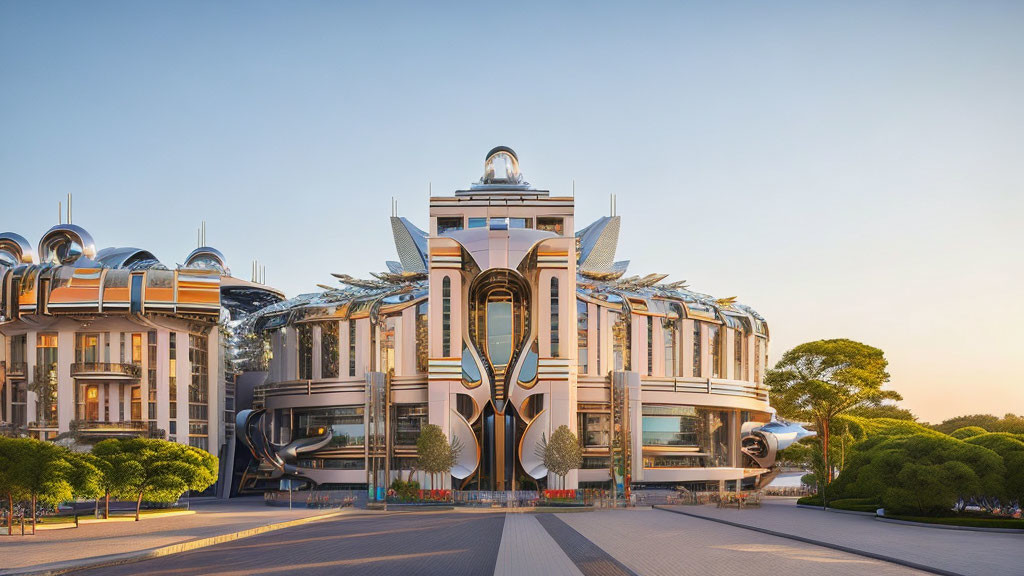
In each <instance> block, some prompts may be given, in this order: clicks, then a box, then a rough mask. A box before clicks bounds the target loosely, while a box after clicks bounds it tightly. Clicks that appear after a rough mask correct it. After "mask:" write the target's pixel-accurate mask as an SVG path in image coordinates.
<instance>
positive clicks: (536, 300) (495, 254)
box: [427, 146, 577, 490]
mask: <svg viewBox="0 0 1024 576" xmlns="http://www.w3.org/2000/svg"><path fill="white" fill-rule="evenodd" d="M573 230H574V227H573V198H571V197H554V196H550V195H549V193H548V191H546V190H537V189H535V188H533V187H531V186H530V184H529V183H528V182H526V181H524V180H523V176H522V173H521V172H520V169H519V158H518V157H517V156H516V153H515V152H514V151H513V150H512V149H511V148H507V147H504V146H499V147H497V148H494V149H492V150H491V151H490V152H488V153H487V156H486V158H485V161H484V174H483V176H482V177H481V178H480V180H479V181H478V182H477V183H475V184H472V185H471V186H470V188H469V189H468V190H457V191H456V192H455V194H454V196H439V197H432V198H431V199H430V235H429V238H428V254H429V263H428V266H427V268H428V270H429V279H430V280H429V281H430V298H429V302H430V304H429V306H430V310H429V356H430V360H429V377H430V383H429V403H430V405H429V419H430V422H431V423H432V424H437V425H439V426H441V427H442V429H444V430H446V431H447V432H448V434H449V436H450V437H451V438H453V439H454V440H455V441H456V442H457V443H458V444H459V445H460V446H461V451H460V455H459V459H458V463H457V465H456V466H455V467H454V468H453V470H452V476H453V478H455V479H456V481H457V485H456V487H460V485H461V487H466V488H477V489H482V490H514V489H519V488H520V487H522V488H534V487H535V486H538V485H543V484H544V483H545V480H546V477H547V475H548V471H547V470H546V469H545V468H544V466H543V464H542V462H541V459H540V457H539V456H537V454H536V452H537V446H538V445H539V443H540V442H541V440H542V438H546V437H550V435H551V432H552V431H553V430H554V429H555V428H557V427H558V426H560V425H562V424H565V425H568V426H569V427H570V428H572V429H575V427H576V426H575V420H576V414H575V413H576V398H575V394H576V393H575V390H576V386H575V369H574V367H575V366H576V358H575V355H576V349H577V347H576V345H575V342H572V341H570V338H571V337H572V335H574V334H575V329H574V328H575V313H576V306H575V294H576V240H575V237H574V236H573ZM570 481H571V480H570Z"/></svg>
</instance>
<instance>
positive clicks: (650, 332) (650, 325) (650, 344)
mask: <svg viewBox="0 0 1024 576" xmlns="http://www.w3.org/2000/svg"><path fill="white" fill-rule="evenodd" d="M647 375H648V376H654V317H653V316H648V317H647Z"/></svg>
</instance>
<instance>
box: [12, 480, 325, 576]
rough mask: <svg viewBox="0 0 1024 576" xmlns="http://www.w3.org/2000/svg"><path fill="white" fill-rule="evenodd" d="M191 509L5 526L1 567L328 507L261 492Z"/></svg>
mask: <svg viewBox="0 0 1024 576" xmlns="http://www.w3.org/2000/svg"><path fill="white" fill-rule="evenodd" d="M193 510H195V511H196V512H197V513H196V514H191V515H187V516H174V517H168V518H149V519H143V520H141V521H139V522H110V523H100V524H86V525H82V527H80V528H68V529H63V530H40V531H38V532H37V533H36V535H35V536H20V535H17V534H19V533H20V528H16V532H15V534H16V535H15V536H11V537H8V536H6V533H7V530H6V527H4V529H3V534H5V535H3V536H0V572H2V571H4V570H10V569H16V568H25V567H26V566H35V565H39V564H50V563H57V562H68V561H75V560H84V559H87V558H94V557H98V556H106V555H110V554H123V553H127V552H134V551H137V550H147V549H151V548H159V547H161V546H168V545H171V544H178V543H181V542H186V541H189V540H195V539H198V538H206V537H211V536H217V535H220V534H225V533H230V532H238V531H241V530H247V529H250V528H256V527H259V526H265V525H267V524H273V523H277V522H286V521H289V520H296V519H299V518H306V517H311V516H318V515H321V514H324V512H330V511H325V510H307V509H305V508H296V509H294V510H289V509H287V508H276V507H269V506H267V505H265V504H264V503H263V498H261V497H247V498H238V499H233V500H230V501H228V502H224V501H214V502H213V503H204V504H198V505H196V506H193Z"/></svg>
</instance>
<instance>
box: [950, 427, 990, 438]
mask: <svg viewBox="0 0 1024 576" xmlns="http://www.w3.org/2000/svg"><path fill="white" fill-rule="evenodd" d="M979 434H988V430H985V429H984V428H982V427H981V426H964V427H963V428H957V429H956V430H953V431H952V432H950V433H949V435H950V436H952V437H953V438H957V439H959V440H966V439H968V438H970V437H972V436H977V435H979Z"/></svg>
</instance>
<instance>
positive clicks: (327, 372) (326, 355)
mask: <svg viewBox="0 0 1024 576" xmlns="http://www.w3.org/2000/svg"><path fill="white" fill-rule="evenodd" d="M338 357H339V350H338V323H337V322H333V321H331V322H322V323H321V324H320V377H321V378H337V377H338V370H339V369H340V366H338Z"/></svg>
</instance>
